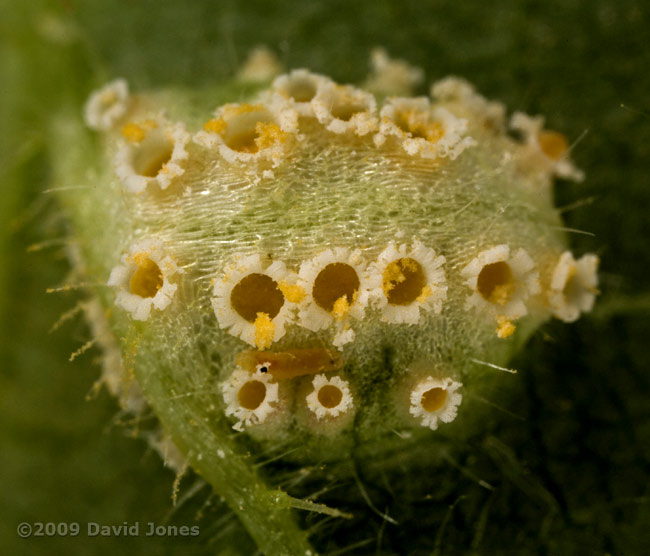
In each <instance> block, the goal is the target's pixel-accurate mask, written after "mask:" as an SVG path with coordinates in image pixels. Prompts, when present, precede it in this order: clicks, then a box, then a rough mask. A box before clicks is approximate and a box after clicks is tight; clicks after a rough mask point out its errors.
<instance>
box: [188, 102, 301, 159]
mask: <svg viewBox="0 0 650 556" xmlns="http://www.w3.org/2000/svg"><path fill="white" fill-rule="evenodd" d="M297 118H298V113H297V112H296V111H295V110H290V109H284V110H276V109H275V108H274V107H272V106H267V105H264V104H247V103H243V104H226V105H225V106H223V107H221V108H220V109H219V110H217V112H216V114H215V117H214V118H212V119H210V120H208V121H206V122H205V124H204V125H203V130H202V131H200V132H198V133H197V134H196V135H195V136H194V140H195V141H196V142H197V143H199V144H201V145H203V146H205V147H207V148H210V149H211V148H214V147H216V148H217V149H218V151H219V153H220V154H221V156H222V157H223V158H224V159H225V160H226V161H227V162H230V163H242V164H243V163H251V162H260V161H263V160H265V161H268V162H271V163H272V164H273V166H277V165H278V164H279V163H280V161H281V160H282V158H283V156H284V155H285V154H286V147H287V141H288V139H289V138H290V136H291V135H292V134H293V133H295V132H296V131H297V129H298V128H297V125H298V124H297Z"/></svg>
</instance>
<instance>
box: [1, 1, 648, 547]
mask: <svg viewBox="0 0 650 556" xmlns="http://www.w3.org/2000/svg"><path fill="white" fill-rule="evenodd" d="M649 11H650V10H649V9H648V5H647V3H644V2H642V1H641V0H639V1H636V2H635V1H632V0H617V1H614V0H592V1H580V0H549V1H547V2H534V1H518V0H501V1H496V2H492V3H487V2H465V3H461V2H453V1H447V0H445V1H434V2H423V1H421V0H419V1H417V0H400V1H384V2H382V1H376V0H375V1H371V0H357V1H356V2H343V1H341V0H337V1H330V2H303V3H297V2H289V1H286V0H281V1H276V2H273V3H271V2H263V1H259V0H253V1H250V0H249V1H248V2H236V1H222V2H210V1H207V0H205V1H194V2H169V1H160V0H158V1H154V0H139V1H133V2H129V1H126V0H124V1H117V0H92V1H91V0H60V1H49V2H48V1H42V0H33V1H32V0H30V1H29V2H16V1H11V0H0V13H2V17H1V18H0V41H1V42H0V132H1V133H0V224H1V226H0V256H1V260H0V315H1V316H2V322H1V326H2V328H1V330H0V419H1V424H0V477H1V478H2V482H1V487H0V553H1V554H58V553H66V554H71V555H75V554H80V555H81V554H115V553H118V552H119V553H129V554H138V553H145V552H146V553H148V554H172V553H183V554H193V553H196V554H230V553H232V554H235V553H237V554H252V553H253V552H254V548H253V547H252V546H251V545H250V544H248V543H249V541H248V540H247V539H246V537H244V540H242V541H239V542H238V543H235V542H234V541H233V539H234V538H235V536H236V535H238V534H240V533H241V531H240V530H239V529H238V526H237V524H236V523H235V522H234V521H233V520H232V519H231V518H229V517H228V516H227V515H225V516H224V512H223V511H222V508H221V507H220V502H219V500H218V499H217V498H214V497H211V496H210V493H209V490H208V489H207V487H205V486H203V485H202V484H201V482H200V480H198V479H197V478H196V477H193V476H191V475H188V476H187V477H186V478H184V479H183V481H182V482H181V485H180V494H179V498H180V500H181V501H183V503H179V504H177V506H176V507H173V506H172V501H171V494H172V483H173V480H174V475H173V473H171V472H170V471H169V470H166V469H164V468H163V466H162V464H161V462H160V459H159V458H158V456H157V454H155V453H152V452H151V451H150V450H149V449H148V448H147V447H146V445H145V443H144V442H141V441H138V440H134V439H132V438H130V436H132V435H130V434H127V431H128V429H127V428H125V427H123V426H122V425H120V416H119V415H117V407H116V404H115V403H114V402H113V401H112V400H111V399H110V398H109V396H108V395H107V394H106V393H105V392H101V393H99V394H98V395H97V396H95V397H92V399H90V400H87V399H86V397H87V395H88V394H90V393H91V392H92V386H93V383H94V382H95V380H96V379H97V377H98V375H99V367H98V365H97V359H98V357H99V353H98V352H97V351H96V350H94V349H91V350H89V351H88V352H86V353H85V354H83V355H81V356H79V357H78V358H77V359H76V360H75V361H73V362H69V361H68V359H69V356H70V354H71V353H72V352H74V351H75V350H77V349H78V348H79V347H80V346H81V345H83V344H84V343H85V342H86V341H87V340H88V339H89V333H88V331H87V329H86V327H85V325H84V324H83V322H81V321H80V319H79V318H73V319H71V320H69V321H68V322H66V323H64V324H63V325H62V326H61V327H60V328H59V329H58V330H56V331H54V332H52V333H50V332H49V330H50V329H51V328H52V326H53V324H54V323H55V322H56V321H57V319H58V318H59V317H60V316H61V315H62V314H63V313H64V312H66V311H68V310H70V309H71V308H73V307H74V306H75V304H76V302H77V300H78V299H79V293H78V292H74V291H71V292H60V293H54V294H47V293H46V289H47V288H51V287H56V286H58V285H60V284H62V283H63V282H65V279H66V274H67V272H68V266H67V262H66V258H65V252H64V249H63V245H64V241H63V240H64V239H65V237H66V236H67V235H68V234H69V230H68V229H67V228H66V223H65V218H64V215H63V214H62V213H61V211H60V210H59V209H57V206H56V201H55V199H54V198H53V195H52V194H51V193H48V191H47V190H48V189H49V188H50V187H51V186H52V184H51V181H50V168H51V160H50V159H49V154H50V153H49V150H48V142H49V141H51V140H52V138H51V137H50V136H49V135H48V131H47V129H48V120H49V119H50V117H51V116H52V115H53V114H57V113H59V112H60V111H61V110H63V109H64V108H66V107H70V106H75V107H80V106H81V105H82V103H83V100H84V99H85V98H86V96H87V94H88V93H89V91H90V90H92V89H93V88H94V87H96V86H97V85H99V84H101V83H102V82H103V81H105V80H107V79H109V78H112V77H116V76H122V77H126V78H127V79H128V80H129V81H130V82H131V84H132V86H133V88H134V89H138V88H144V87H157V86H163V85H167V84H171V85H186V86H189V87H192V86H204V85H211V84H214V83H217V82H219V81H220V80H224V79H227V78H229V77H231V76H232V75H233V74H234V72H235V70H236V68H237V66H238V64H240V63H241V62H242V61H243V60H244V59H245V57H246V54H247V52H248V51H249V50H250V49H251V48H252V47H254V46H256V45H257V44H260V43H261V44H265V45H267V46H269V47H270V48H272V49H273V50H275V51H276V52H277V53H278V55H279V56H280V58H281V59H282V61H283V62H284V63H285V64H286V65H287V66H288V67H309V68H310V69H312V70H314V71H318V72H323V73H327V74H329V75H331V76H332V77H334V78H335V79H337V80H340V81H345V82H348V81H349V82H360V81H362V80H363V79H364V78H365V77H366V75H367V73H368V71H369V67H368V55H369V52H370V49H371V48H373V47H375V46H383V47H385V48H386V49H387V50H388V51H389V53H390V54H392V55H393V56H396V57H399V58H404V59H406V60H408V61H409V62H411V63H412V64H415V65H417V66H420V67H422V68H423V69H424V70H425V71H426V75H427V79H428V82H430V81H432V80H433V79H437V78H439V77H442V76H445V75H447V74H450V73H453V74H457V75H461V76H464V77H466V78H468V79H469V80H470V81H472V82H473V83H475V84H476V86H477V88H478V89H479V90H480V91H481V92H482V93H483V94H485V95H486V96H488V97H491V98H495V99H499V100H501V101H503V102H504V103H505V104H506V106H507V107H508V109H509V110H510V111H514V110H524V111H526V112H529V113H541V114H544V115H546V117H547V123H548V126H549V127H550V128H553V129H559V130H561V131H563V132H564V133H566V134H567V136H568V137H570V138H571V140H576V139H578V138H581V139H580V141H579V143H578V144H577V145H576V147H575V150H574V159H575V161H576V162H577V164H578V166H580V167H581V168H583V169H584V170H585V171H586V174H587V179H586V181H585V182H584V183H582V184H572V183H565V182H559V183H558V184H557V187H556V199H557V201H556V202H557V205H558V206H563V207H567V210H566V212H565V217H566V222H567V226H568V227H571V228H575V229H577V230H582V231H586V232H589V234H584V233H574V234H572V235H571V243H572V248H573V250H574V252H576V253H577V254H582V253H583V252H585V251H594V252H597V253H599V255H600V256H601V259H602V267H601V269H602V272H601V281H602V291H603V294H602V297H601V299H600V300H599V303H598V305H597V309H596V311H595V312H594V314H593V315H591V316H589V317H586V318H583V319H582V320H581V321H579V322H578V323H577V324H575V325H571V326H567V325H564V324H561V323H551V324H548V325H547V326H545V327H544V329H543V330H541V331H540V332H539V333H538V334H537V335H536V336H535V337H534V338H533V340H532V341H531V343H530V345H529V346H528V347H527V349H526V350H525V351H524V352H523V353H521V355H520V356H519V357H518V358H517V360H516V361H515V362H514V363H513V366H514V367H516V368H517V369H518V370H519V373H518V374H517V375H515V376H514V377H512V380H513V388H514V394H515V395H514V396H513V399H512V401H511V402H510V404H509V406H508V410H509V411H510V412H511V413H512V415H515V416H516V417H512V416H511V417H508V416H507V415H506V416H505V417H504V419H503V421H501V422H499V425H498V427H496V428H492V429H490V430H486V431H481V433H480V434H477V436H476V438H475V439H474V441H473V442H472V444H471V445H470V446H468V447H467V453H466V454H464V455H463V456H462V457H463V459H462V464H463V467H464V469H471V470H473V472H475V473H477V474H479V475H480V477H481V478H482V479H484V480H486V481H488V482H489V483H490V484H491V485H493V487H494V488H493V489H492V490H486V489H485V488H482V487H480V486H479V485H477V483H476V481H475V480H472V479H471V478H468V477H467V476H466V473H465V474H463V472H461V471H459V470H458V469H457V468H451V467H450V469H449V471H448V472H447V473H445V475H444V478H441V480H444V481H447V483H449V484H451V485H452V487H453V488H448V489H446V490H444V493H443V494H440V496H439V497H437V498H436V499H433V500H432V499H431V498H427V496H425V495H424V494H422V496H421V498H417V497H416V498H413V499H411V500H409V506H408V509H405V508H401V507H400V504H399V501H395V500H394V496H393V495H391V494H389V493H388V491H387V490H384V491H382V489H381V488H380V487H379V486H377V487H376V488H374V489H373V491H372V492H371V495H372V496H373V497H375V498H374V499H375V501H376V500H377V499H379V500H381V501H382V503H385V507H386V508H387V509H388V508H390V509H391V511H390V512H389V513H391V512H392V513H396V512H401V514H399V515H403V516H404V519H402V520H400V526H399V527H394V526H392V525H390V524H386V523H385V522H382V521H381V519H380V518H379V517H378V516H376V515H375V514H374V513H372V512H369V515H370V517H368V519H367V523H365V526H366V528H365V529H364V530H363V532H357V531H352V530H351V527H349V526H348V528H347V529H346V527H345V526H343V527H339V528H337V527H334V528H333V529H332V530H331V535H332V539H333V540H332V541H331V542H330V544H327V543H326V542H324V541H323V540H322V538H321V539H320V541H319V542H320V544H319V547H320V548H322V549H323V550H324V551H325V552H328V553H330V554H341V553H344V552H342V551H341V550H342V549H345V547H346V546H347V552H346V553H350V554H436V553H437V554H443V555H444V554H560V555H568V554H576V555H582V554H602V555H605V554H611V555H612V556H614V555H619V554H620V555H626V556H628V555H636V554H639V555H643V554H647V551H648V549H649V547H650V527H648V524H650V492H649V491H650V481H649V477H650V473H649V472H650V398H649V394H650V350H649V349H648V337H649V336H650V319H649V317H648V315H649V313H650V311H649V309H650V291H649V289H648V278H647V277H648V272H650V249H649V247H648V241H649V240H650V233H649V232H650V229H649V228H650V218H649V216H648V212H649V211H650V178H649V176H648V169H649V166H650V165H649V161H650V156H649V155H650V71H649V70H650V46H649V45H650V41H648V37H649V36H650V13H649ZM421 92H423V93H424V92H426V90H425V89H424V88H423V89H422V91H421ZM413 482H414V483H417V482H418V477H417V476H414V477H413ZM193 493H194V494H193ZM190 495H191V496H190ZM186 498H187V499H188V500H187V501H185V499H186ZM381 507H382V509H384V506H381ZM450 508H451V509H450ZM195 520H198V521H195ZM22 521H27V522H36V521H40V522H47V521H53V522H79V523H81V524H82V526H83V527H85V524H86V523H87V522H88V521H93V522H98V523H102V524H121V523H123V522H125V521H127V522H129V523H133V522H136V521H138V522H140V523H141V524H143V526H144V524H145V523H147V522H149V521H153V522H156V523H157V524H163V523H170V524H178V525H183V524H189V525H192V524H194V523H199V524H200V526H201V535H200V537H199V538H198V539H192V538H190V539H173V538H164V539H160V538H145V537H137V538H129V537H111V538H95V539H88V538H87V537H86V536H85V535H84V534H83V533H82V534H81V535H80V536H79V537H78V538H32V539H29V540H22V539H20V538H18V536H17V534H16V531H15V530H16V526H17V525H18V523H20V522H22ZM355 526H356V525H355Z"/></svg>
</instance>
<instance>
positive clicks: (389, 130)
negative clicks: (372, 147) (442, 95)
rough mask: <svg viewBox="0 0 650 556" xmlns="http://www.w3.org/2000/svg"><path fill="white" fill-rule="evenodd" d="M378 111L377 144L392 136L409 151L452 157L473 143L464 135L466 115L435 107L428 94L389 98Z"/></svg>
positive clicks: (426, 156) (381, 143) (421, 154)
mask: <svg viewBox="0 0 650 556" xmlns="http://www.w3.org/2000/svg"><path fill="white" fill-rule="evenodd" d="M379 115H380V125H379V133H377V134H376V135H375V137H374V140H375V143H376V144H377V145H383V144H384V142H385V141H386V140H387V139H388V138H390V139H392V140H395V141H397V142H398V143H399V144H400V145H401V147H402V148H403V149H404V150H405V151H406V152H407V153H408V154H410V155H420V156H422V157H424V158H438V157H445V156H447V157H449V158H451V159H452V160H453V159H454V158H456V157H457V156H459V155H460V154H461V153H462V152H463V151H464V150H465V149H466V148H467V147H471V146H472V145H473V144H474V139H472V138H471V137H467V136H465V132H466V131H467V120H466V119H461V118H457V117H456V116H454V115H453V114H452V113H451V112H449V110H446V109H445V108H442V107H437V108H435V109H434V108H432V107H431V102H430V100H429V99H428V98H426V97H416V98H399V97H395V98H391V99H388V100H387V101H386V103H385V104H384V106H383V107H382V109H381V112H380V114H379Z"/></svg>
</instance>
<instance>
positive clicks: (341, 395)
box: [306, 375, 354, 420]
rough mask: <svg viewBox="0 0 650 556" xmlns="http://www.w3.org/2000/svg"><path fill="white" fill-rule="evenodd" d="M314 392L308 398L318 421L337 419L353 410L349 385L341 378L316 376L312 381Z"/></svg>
mask: <svg viewBox="0 0 650 556" xmlns="http://www.w3.org/2000/svg"><path fill="white" fill-rule="evenodd" d="M312 386H313V390H312V391H311V393H310V394H309V395H308V396H307V398H306V402H307V407H308V408H309V410H310V411H311V412H312V413H313V414H314V415H315V416H316V419H318V420H320V419H327V418H330V419H331V418H336V417H339V416H340V415H343V414H345V413H347V412H349V411H351V410H352V408H353V406H354V400H353V398H352V394H351V393H350V386H349V383H348V382H347V381H345V380H343V379H342V378H341V377H339V376H333V377H331V378H327V377H326V376H325V375H316V376H315V377H314V379H313V380H312Z"/></svg>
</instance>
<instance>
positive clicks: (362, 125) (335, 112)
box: [311, 82, 378, 136]
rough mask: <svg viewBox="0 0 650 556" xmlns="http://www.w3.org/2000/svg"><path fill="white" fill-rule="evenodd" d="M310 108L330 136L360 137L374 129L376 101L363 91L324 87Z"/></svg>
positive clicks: (351, 88)
mask: <svg viewBox="0 0 650 556" xmlns="http://www.w3.org/2000/svg"><path fill="white" fill-rule="evenodd" d="M311 105H312V108H313V110H314V114H315V116H316V118H317V119H318V121H319V122H320V123H321V124H323V125H324V126H325V128H326V129H327V130H328V131H331V132H333V133H337V134H348V133H351V134H355V135H359V136H363V135H367V134H369V133H371V132H373V131H376V129H377V124H378V120H377V101H376V100H375V97H374V96H373V95H371V94H370V93H367V92H366V91H363V90H362V89H358V88H356V87H351V86H349V85H337V84H336V83H333V82H332V83H329V84H325V85H323V86H321V87H319V88H318V92H317V94H316V96H315V97H314V98H313V99H312V101H311Z"/></svg>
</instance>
